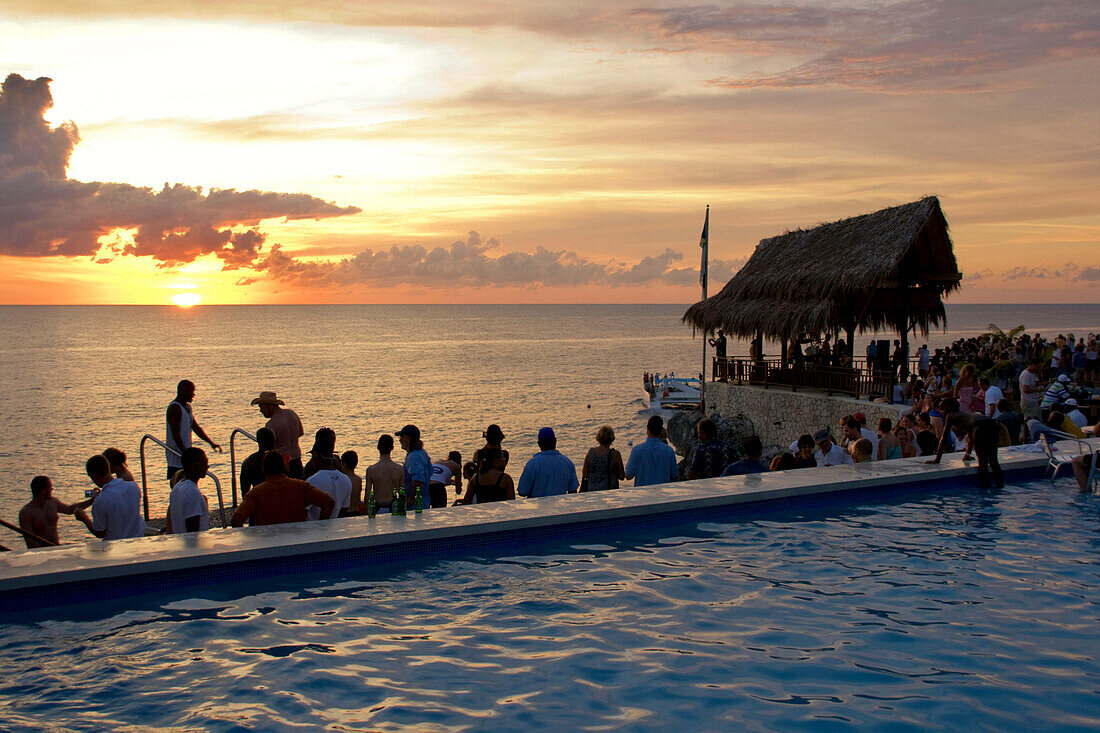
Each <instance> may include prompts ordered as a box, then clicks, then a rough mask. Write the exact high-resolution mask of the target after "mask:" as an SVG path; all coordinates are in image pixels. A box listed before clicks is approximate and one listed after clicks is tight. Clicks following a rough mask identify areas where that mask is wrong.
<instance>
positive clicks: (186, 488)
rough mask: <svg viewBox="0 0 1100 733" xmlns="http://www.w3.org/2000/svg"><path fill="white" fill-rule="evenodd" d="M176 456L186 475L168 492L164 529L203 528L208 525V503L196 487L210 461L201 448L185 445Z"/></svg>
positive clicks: (180, 532) (185, 529)
mask: <svg viewBox="0 0 1100 733" xmlns="http://www.w3.org/2000/svg"><path fill="white" fill-rule="evenodd" d="M180 458H181V460H182V461H183V472H184V474H185V475H186V478H184V479H183V480H182V481H180V482H179V483H177V484H176V485H175V486H173V487H172V493H171V494H169V496H168V533H169V534H182V533H183V532H205V531H206V530H208V529H210V505H209V503H208V502H207V501H206V497H205V496H203V493H202V492H201V491H199V479H201V478H202V477H203V476H205V475H206V470H207V469H208V468H209V467H210V462H209V460H208V459H207V457H206V453H205V452H204V451H203V450H202V448H188V449H186V450H185V451H184V452H183V455H182V456H181V457H180Z"/></svg>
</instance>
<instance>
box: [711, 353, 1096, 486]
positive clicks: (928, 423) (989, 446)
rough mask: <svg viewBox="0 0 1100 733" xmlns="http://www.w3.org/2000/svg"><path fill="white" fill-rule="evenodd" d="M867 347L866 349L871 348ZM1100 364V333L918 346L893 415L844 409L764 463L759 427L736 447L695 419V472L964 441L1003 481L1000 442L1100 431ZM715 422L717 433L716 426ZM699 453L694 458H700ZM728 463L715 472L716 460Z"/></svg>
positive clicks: (1084, 467)
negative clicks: (1098, 402) (1094, 419)
mask: <svg viewBox="0 0 1100 733" xmlns="http://www.w3.org/2000/svg"><path fill="white" fill-rule="evenodd" d="M874 343H875V342H874V341H872V342H871V345H870V346H869V347H868V359H869V360H870V359H872V358H873V357H874V355H875V354H874V352H873V351H872V350H871V348H872V346H873V345H874ZM899 348H900V342H898V341H895V352H894V353H893V354H892V356H891V358H892V360H893V362H894V363H895V365H896V367H897V368H898V369H899V374H903V372H902V371H901V370H903V369H904V370H905V371H908V365H907V363H906V361H905V354H904V353H903V352H899V351H898V349H899ZM1098 372H1100V355H1098V338H1097V335H1096V334H1092V333H1090V334H1089V335H1088V337H1087V338H1076V339H1075V338H1074V336H1073V334H1067V335H1062V334H1059V335H1058V336H1057V337H1056V338H1054V339H1045V338H1043V337H1042V336H1041V335H1040V334H1035V335H1034V336H1031V335H1028V334H1021V335H1019V336H1015V337H1014V336H1009V335H1007V334H987V335H985V336H983V337H973V338H968V339H959V340H958V341H955V342H954V343H952V344H950V345H949V346H947V347H945V348H939V349H936V350H935V351H934V352H931V351H929V349H928V346H927V345H922V346H921V347H920V349H918V351H917V358H916V370H915V372H914V373H912V374H908V375H906V376H907V377H908V378H907V381H906V382H905V384H904V386H902V387H899V393H898V395H897V400H896V401H898V402H904V403H906V404H908V405H909V406H910V409H909V411H908V412H906V413H905V414H903V415H902V416H901V417H900V419H898V420H897V422H896V423H895V422H894V421H893V420H891V419H890V418H885V417H884V418H881V419H879V420H878V422H877V424H875V425H874V426H873V428H874V429H872V426H870V425H868V420H867V417H866V416H865V415H864V414H863V413H861V412H856V413H854V414H853V415H845V416H844V417H843V418H842V419H841V420H840V422H839V424H838V425H837V426H836V429H835V430H834V429H833V428H832V426H826V427H823V428H822V429H819V430H817V431H816V432H814V433H812V434H811V433H806V434H804V435H802V436H800V437H799V438H798V439H797V440H796V441H795V442H793V443H791V445H790V449H789V451H783V452H780V453H778V454H776V455H775V456H774V457H773V458H772V459H771V461H770V464H769V465H768V466H765V465H764V464H763V463H762V462H761V461H760V456H761V453H762V444H761V441H760V439H759V438H757V437H756V436H749V437H748V438H746V439H745V440H744V441H742V445H741V450H740V453H738V451H736V450H735V449H734V447H733V446H730V445H728V444H724V443H723V442H722V441H720V440H718V439H717V428H716V426H713V425H706V424H705V423H706V421H703V422H701V423H700V424H699V431H700V432H699V439H700V440H701V441H703V444H704V445H705V446H706V450H705V452H704V453H705V455H703V456H702V457H699V454H697V459H696V461H693V465H692V468H691V469H690V470H689V476H692V477H699V478H702V477H706V476H716V475H733V474H742V473H753V472H762V471H767V470H789V469H793V468H808V467H812V466H829V465H840V464H847V463H859V462H862V461H876V460H889V459H893V458H910V457H914V456H928V457H930V458H931V460H932V461H933V462H938V461H939V460H940V458H941V457H942V455H943V454H944V453H945V452H946V453H950V452H954V451H958V450H963V451H965V453H964V458H967V459H969V458H971V457H975V458H977V459H978V472H979V479H980V481H981V482H982V484H983V485H988V484H989V481H990V477H992V480H993V481H994V482H995V483H997V484H998V485H1000V484H1001V483H1002V480H1003V479H1002V478H1001V471H1000V466H999V463H998V461H997V448H998V447H1006V446H1011V445H1019V444H1021V443H1027V442H1036V441H1038V440H1040V439H1041V438H1042V437H1043V436H1044V435H1047V436H1049V437H1050V438H1051V439H1052V440H1057V439H1059V438H1063V437H1075V438H1086V437H1093V436H1100V431H1098V428H1100V426H1098V425H1092V426H1090V425H1089V419H1088V417H1087V416H1086V415H1085V413H1084V412H1083V411H1082V410H1081V409H1080V408H1081V404H1082V403H1083V402H1084V401H1085V400H1090V399H1095V397H1094V395H1095V379H1096V377H1097V373H1098ZM712 432H713V435H712V434H711V433H712ZM696 463H698V466H696V465H695V464H696ZM721 465H725V466H726V468H725V469H723V470H722V472H721V473H718V472H717V471H718V467H719V466H721ZM1072 465H1073V469H1074V473H1075V476H1076V478H1077V480H1078V483H1079V484H1080V486H1081V488H1082V489H1085V488H1087V476H1088V471H1089V467H1090V458H1089V456H1087V455H1086V456H1083V457H1081V458H1078V459H1075V460H1074V461H1073V464H1072Z"/></svg>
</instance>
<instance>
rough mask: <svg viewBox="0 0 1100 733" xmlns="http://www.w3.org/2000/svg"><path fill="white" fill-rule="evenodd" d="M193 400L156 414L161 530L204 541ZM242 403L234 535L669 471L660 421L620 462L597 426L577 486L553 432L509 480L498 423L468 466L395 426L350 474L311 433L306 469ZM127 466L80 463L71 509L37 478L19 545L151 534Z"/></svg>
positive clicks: (283, 438) (272, 410) (279, 411)
mask: <svg viewBox="0 0 1100 733" xmlns="http://www.w3.org/2000/svg"><path fill="white" fill-rule="evenodd" d="M194 398H195V385H194V384H193V383H192V382H190V381H188V380H183V381H181V382H180V383H179V385H178V386H177V391H176V398H175V399H174V400H173V401H172V402H171V403H170V404H169V406H168V409H167V411H166V414H165V430H166V440H165V445H166V446H167V450H166V458H167V464H168V481H169V486H170V493H169V499H168V510H167V513H166V516H165V529H164V531H166V532H168V533H171V534H178V533H185V532H202V531H206V530H208V529H210V526H211V525H210V507H209V501H208V499H207V498H206V496H205V494H204V493H203V491H202V490H201V488H200V483H201V482H202V480H203V479H204V477H206V476H207V471H208V469H209V459H208V456H207V454H206V452H205V451H204V450H203V449H201V448H199V447H198V446H196V445H194V444H193V441H194V437H195V436H197V437H198V438H199V439H201V440H204V441H205V442H207V443H208V444H209V446H210V448H211V449H212V450H214V451H216V452H220V450H221V447H220V446H219V445H218V444H217V443H215V442H214V441H213V440H211V439H210V438H209V437H208V436H207V434H206V432H205V431H204V430H203V429H202V428H201V427H199V424H198V422H197V420H196V419H195V416H194V410H193V407H192V403H193V401H194ZM252 404H253V405H254V406H256V407H258V408H259V409H260V412H261V414H262V415H263V416H264V417H265V418H266V419H267V422H266V424H265V425H264V426H263V427H261V428H260V429H259V430H257V432H256V436H255V437H256V447H257V450H256V451H255V452H254V453H252V454H251V455H249V456H248V457H246V458H245V459H244V461H242V463H241V466H240V488H241V492H242V498H241V502H240V504H239V505H238V506H237V507H236V509H235V510H234V511H233V515H232V519H231V522H230V523H231V525H232V526H234V527H240V526H244V525H246V524H247V525H250V526H263V525H270V524H283V523H289V522H302V521H307V520H315V521H322V520H326V519H331V518H337V517H346V516H355V515H362V514H367V515H369V516H374V515H375V514H377V513H387V512H390V513H405V511H413V512H420V511H422V510H424V509H441V508H444V507H447V506H448V505H451V506H455V505H464V504H474V503H478V504H484V503H490V502H497V501H509V500H515V499H517V498H539V497H544V496H554V495H558V494H566V493H577V492H586V491H600V490H607V489H614V488H618V487H619V485H620V482H621V481H628V480H632V481H633V482H634V485H635V486H649V485H653V484H660V483H667V482H669V481H673V480H675V479H676V478H677V477H678V471H679V468H678V464H677V459H676V454H675V451H674V450H673V449H672V448H671V447H670V446H669V445H668V444H667V442H666V440H665V438H664V421H663V419H662V418H661V417H660V416H657V415H655V416H653V417H651V418H650V420H649V422H648V424H647V434H646V439H645V441H644V442H641V443H639V444H638V445H636V446H634V448H633V449H632V451H631V453H630V456H629V458H628V459H627V460H626V461H625V463H624V461H623V457H622V455H621V454H620V453H619V451H618V450H616V449H614V448H612V443H613V442H614V441H615V432H614V430H613V429H612V428H611V427H610V426H603V427H601V428H600V430H599V431H598V433H597V435H596V442H597V445H596V446H595V447H594V448H592V449H591V450H590V451H589V452H588V454H587V455H586V456H585V459H584V462H583V463H582V465H581V470H580V475H579V477H578V471H577V468H576V465H575V464H574V463H573V461H572V460H571V459H569V458H568V457H566V456H565V455H564V454H562V453H561V452H560V451H559V450H558V449H557V436H556V435H555V433H554V430H553V428H551V427H543V428H540V429H539V430H538V432H537V434H536V435H535V436H534V437H535V443H536V444H537V446H538V452H537V453H535V454H534V455H533V456H532V457H531V458H530V459H529V460H528V461H527V462H526V464H525V465H524V466H523V468H522V470H521V471H520V472H519V478H518V480H516V479H514V478H513V477H512V475H511V474H510V473H509V472H508V470H509V457H510V456H509V452H508V451H507V450H505V449H504V448H503V447H502V443H503V442H504V439H505V435H504V432H503V431H502V430H501V428H500V426H499V425H496V424H493V425H489V426H488V427H487V428H486V429H485V431H484V432H483V433H482V437H483V439H484V441H485V442H484V444H483V445H481V446H480V447H479V448H477V449H476V450H474V451H473V455H472V460H470V461H468V462H466V463H463V462H462V455H461V453H460V452H459V451H450V452H449V453H448V454H447V457H446V458H442V459H439V460H433V459H431V458H430V457H429V455H428V453H427V451H426V450H425V447H424V442H423V440H422V438H421V433H420V429H419V428H418V427H417V426H416V425H412V424H410V425H405V426H404V427H403V428H401V429H400V430H398V431H397V432H395V433H394V434H393V435H390V434H382V435H380V436H379V437H378V440H377V443H376V450H377V453H378V458H377V461H375V462H374V463H372V464H371V465H370V466H368V467H367V468H366V469H365V470H364V471H362V472H361V473H360V472H359V471H358V466H359V456H358V454H357V453H356V452H355V451H345V452H343V453H342V454H338V453H337V452H336V442H337V436H336V433H335V431H333V430H332V429H331V428H327V427H322V428H320V429H318V430H317V431H316V433H315V434H314V440H313V446H312V448H310V449H309V451H308V455H309V459H308V460H307V461H306V462H305V463H303V461H302V459H303V452H302V450H301V448H300V440H299V439H300V438H301V437H302V436H303V435H304V434H305V431H304V428H303V425H302V422H301V419H300V418H299V417H298V415H297V414H296V413H295V412H294V411H293V410H291V409H288V408H287V407H286V406H285V402H284V401H283V400H281V399H279V398H278V395H277V394H276V393H275V392H261V393H260V395H259V396H258V397H257V398H255V399H254V400H252ZM395 438H396V439H397V440H396V441H395ZM396 447H400V448H401V449H402V451H403V452H404V458H403V460H402V461H401V462H398V461H397V460H394V458H393V455H392V454H393V452H394V450H395V448H396ZM126 461H127V458H126V455H125V453H123V452H122V451H119V450H117V449H114V448H109V449H107V450H106V451H104V452H103V453H102V454H97V455H94V456H92V457H91V458H89V459H88V460H87V462H86V464H85V468H86V472H87V474H88V477H89V479H90V480H91V481H92V483H93V484H94V485H95V487H96V488H95V489H93V490H92V491H89V492H87V493H88V495H87V497H86V498H85V500H84V501H81V502H77V503H73V504H66V503H64V502H62V501H61V500H60V499H58V498H56V497H54V496H53V484H52V482H51V480H50V479H49V478H48V477H46V476H36V477H35V478H34V479H33V480H32V481H31V495H32V499H31V501H30V502H29V503H28V504H27V505H26V506H25V507H23V509H22V511H21V512H20V515H19V523H20V528H21V529H23V531H24V533H25V534H24V538H25V540H26V543H27V546H28V547H31V548H34V547H44V546H49V545H56V544H58V532H57V523H58V519H59V515H61V514H69V515H72V516H74V517H75V518H76V519H77V520H78V521H81V522H82V523H83V524H85V526H86V527H87V528H88V530H89V531H90V532H91V533H92V534H93V535H94V536H96V537H99V538H102V539H106V540H113V539H126V538H132V537H142V536H144V535H146V534H148V533H151V532H153V531H154V530H152V529H147V528H146V523H145V521H144V519H143V514H142V492H141V489H140V487H139V486H138V484H137V482H135V481H134V477H133V475H132V474H131V472H130V470H129V468H128V466H127V462H126ZM452 490H453V492H454V494H453V495H452V493H451V492H452ZM89 508H90V511H89Z"/></svg>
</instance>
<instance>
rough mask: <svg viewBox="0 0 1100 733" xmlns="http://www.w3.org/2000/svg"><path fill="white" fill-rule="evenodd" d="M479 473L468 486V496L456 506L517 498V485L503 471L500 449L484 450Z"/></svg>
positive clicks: (481, 451) (481, 455) (481, 453)
mask: <svg viewBox="0 0 1100 733" xmlns="http://www.w3.org/2000/svg"><path fill="white" fill-rule="evenodd" d="M479 453H480V456H479V457H480V458H481V465H480V466H478V472H477V473H476V474H475V475H474V477H473V478H471V479H470V481H469V482H468V483H467V484H466V494H465V496H463V497H462V498H461V499H459V500H458V501H456V502H455V503H456V504H473V503H475V500H476V503H478V504H487V503H489V502H493V501H509V500H513V499H515V498H516V485H515V483H514V482H513V481H512V477H511V476H509V475H508V474H506V473H504V471H501V470H500V468H498V466H499V465H500V459H501V455H500V448H492V447H490V448H482V449H481V450H480V451H479Z"/></svg>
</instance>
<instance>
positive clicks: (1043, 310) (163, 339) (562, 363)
mask: <svg viewBox="0 0 1100 733" xmlns="http://www.w3.org/2000/svg"><path fill="white" fill-rule="evenodd" d="M685 309H686V305H446V306H439V305H424V306H406V305H390V306H379V305H363V306H198V307H195V308H190V309H184V308H177V307H173V306H0V343H3V344H4V348H3V350H2V352H0V465H2V469H3V481H2V482H0V518H3V519H6V520H7V521H9V522H15V521H16V517H17V515H18V512H19V508H20V507H21V506H22V505H23V504H25V503H26V502H27V501H28V500H29V498H30V489H29V485H30V480H31V477H33V476H34V475H36V474H46V475H49V476H50V477H51V478H52V479H53V482H54V487H55V489H54V495H55V496H57V497H58V498H60V499H61V500H63V501H77V500H80V499H82V498H83V497H84V491H85V489H88V488H91V484H90V482H89V481H88V478H87V476H86V475H85V473H84V461H85V460H86V459H87V458H88V456H90V455H92V454H93V453H98V452H100V451H102V450H103V449H104V448H107V447H111V446H114V447H117V448H120V449H122V450H123V451H125V452H126V453H127V454H129V456H130V467H131V469H132V470H133V471H134V473H135V476H138V478H139V481H140V474H139V465H140V463H139V458H138V445H139V442H140V440H141V437H142V435H144V434H147V433H148V434H151V435H153V436H155V437H157V438H158V439H161V440H163V439H164V433H165V427H164V413H165V410H166V408H167V406H168V404H169V403H170V402H171V401H172V399H173V398H174V396H175V387H176V383H177V382H178V381H179V380H180V379H184V378H186V379H190V380H192V381H193V382H195V384H196V386H197V394H196V397H195V401H194V407H195V416H196V418H197V420H198V422H199V424H200V425H202V427H203V428H205V429H206V431H207V432H208V433H209V434H210V436H211V437H212V438H213V439H214V440H215V441H217V442H219V443H221V444H222V445H223V447H224V448H225V453H224V454H223V455H216V454H211V471H213V472H214V473H215V475H217V476H218V477H219V479H220V480H221V481H222V485H223V488H224V490H225V498H226V502H227V504H228V502H229V487H230V476H229V445H228V440H229V434H230V431H231V430H233V428H235V427H241V428H244V429H246V430H248V431H249V432H255V430H256V429H258V428H259V427H261V426H262V425H263V423H264V419H263V417H262V416H261V415H260V413H259V410H258V409H257V408H256V407H253V406H251V405H250V404H249V403H250V401H251V400H252V398H253V397H255V396H256V395H258V394H259V393H260V391H262V390H273V391H276V392H277V393H278V395H279V397H280V398H281V399H283V400H285V401H286V403H287V406H288V407H290V408H292V409H294V410H295V411H296V412H297V413H298V414H299V416H300V417H301V418H302V422H303V423H304V425H305V430H306V437H303V438H302V448H303V450H308V448H309V447H310V445H311V444H312V440H311V439H312V435H313V433H314V432H315V431H316V430H317V429H318V428H319V427H322V426H326V427H330V428H332V429H333V430H335V431H336V435H337V450H339V451H344V450H348V449H352V450H355V451H357V452H358V453H359V456H360V469H359V470H360V473H362V469H363V467H365V466H367V465H370V463H372V462H374V460H376V451H375V448H374V446H375V443H376V441H377V439H378V436H379V435H380V434H382V433H391V434H392V433H393V432H395V431H396V430H398V429H400V428H401V427H402V426H403V425H405V424H406V423H415V424H416V425H418V426H419V427H420V429H421V431H422V433H423V436H424V442H425V448H426V449H427V450H428V452H429V454H430V455H431V456H432V457H433V458H442V457H444V456H445V455H446V453H447V452H449V451H452V450H457V451H460V452H461V453H462V455H463V457H464V458H468V457H469V455H470V454H471V453H472V452H473V450H474V449H476V448H478V447H480V446H481V445H482V442H483V441H482V437H481V435H482V431H483V430H484V429H485V427H486V426H487V425H488V424H489V423H498V424H499V425H500V426H501V428H502V429H503V431H504V434H505V436H506V438H505V442H504V446H505V447H506V448H508V449H509V450H510V451H511V453H512V456H513V470H512V472H513V473H514V474H516V475H517V476H518V472H519V471H520V470H521V467H522V462H523V461H525V460H526V458H527V457H528V456H529V455H530V454H533V453H534V452H536V451H537V450H538V448H537V446H536V445H535V434H536V433H537V431H538V429H539V428H540V427H542V426H544V425H549V426H551V427H553V428H554V429H555V431H556V432H557V434H558V443H559V445H558V447H559V448H560V449H561V450H562V451H563V452H564V453H565V454H566V455H568V456H569V457H571V458H572V459H573V460H574V461H575V462H576V463H577V464H578V468H579V465H580V463H581V461H583V459H584V454H585V451H586V450H587V449H588V448H589V447H591V446H593V445H595V437H594V436H595V432H596V430H597V428H598V427H599V426H601V425H604V424H607V425H611V426H612V427H613V428H614V429H615V432H616V436H617V440H616V442H615V447H617V448H619V449H620V450H622V451H623V452H624V453H625V452H628V451H629V448H630V446H631V445H632V444H633V443H634V442H635V441H638V440H640V439H642V438H643V437H644V433H645V422H646V420H647V419H648V418H649V415H650V414H651V413H650V412H649V411H647V410H646V409H645V404H644V401H643V399H642V373H643V372H644V371H650V372H669V371H672V372H675V373H676V374H679V375H682V376H688V375H692V374H697V373H698V372H699V370H700V366H701V361H702V352H701V341H700V339H699V338H698V337H695V336H693V334H692V330H691V327H690V326H687V325H685V324H683V323H682V322H681V321H680V317H681V316H682V315H683V313H684V310H685ZM947 313H948V330H947V331H937V332H933V333H930V334H929V335H928V339H927V343H928V344H929V346H930V347H936V346H942V345H945V344H947V343H949V342H951V341H953V340H955V339H957V338H959V337H963V336H971V335H975V334H978V333H981V332H983V331H985V330H987V328H988V324H990V323H996V324H997V325H998V326H1000V327H1001V328H1003V329H1005V330H1008V329H1010V328H1012V327H1013V326H1016V325H1018V324H1024V325H1026V326H1027V329H1028V331H1029V332H1032V333H1034V332H1037V331H1038V332H1041V333H1043V334H1049V335H1054V334H1056V333H1059V332H1061V333H1069V332H1072V333H1074V334H1076V335H1079V336H1080V335H1084V334H1086V333H1088V332H1090V331H1093V332H1095V331H1097V330H1100V305H1096V304H1088V305H1081V304H1073V305H948V308H947ZM887 336H888V335H884V336H883V337H884V338H885V337H887ZM869 337H870V336H869V335H866V334H865V335H863V336H859V337H857V342H856V351H857V353H860V352H861V351H862V348H863V346H864V345H865V343H866V341H867V339H868V338H869ZM890 337H892V336H890ZM919 343H921V340H918V341H917V344H918V345H919ZM766 350H767V351H768V352H769V353H775V351H776V348H775V347H774V346H773V347H771V348H768V349H766ZM729 351H730V354H731V355H738V354H747V352H748V344H747V343H740V342H731V343H730V348H729ZM708 372H709V366H708ZM795 437H796V436H795ZM147 446H148V448H149V450H148V462H147V466H148V471H149V477H150V505H151V509H152V511H153V512H154V513H155V514H157V515H163V512H164V509H165V507H166V505H167V497H168V486H167V482H166V481H164V470H165V460H164V452H163V450H161V449H160V448H158V447H157V446H155V445H154V444H151V443H150V444H147ZM251 450H252V448H251V445H250V444H249V441H247V440H238V456H239V457H243V455H247V454H248V453H249V452H251ZM208 453H209V451H208ZM394 457H395V458H396V459H397V460H400V459H401V457H402V453H401V451H400V450H397V451H396V452H395V456H394ZM204 487H205V489H206V493H207V495H208V497H209V498H210V500H211V507H212V508H213V507H214V506H215V503H216V502H215V497H214V491H213V486H212V484H204ZM0 531H2V532H3V534H2V535H0V536H2V537H3V539H0V544H4V545H6V546H8V547H20V546H21V541H20V540H19V538H18V537H17V536H16V535H15V534H14V533H11V532H7V531H6V530H0ZM60 532H61V538H62V540H63V541H76V540H80V539H82V538H86V537H88V536H90V535H88V533H87V531H86V530H85V528H84V527H83V525H81V524H79V523H78V522H75V521H73V520H72V519H71V518H68V517H62V521H61V526H60Z"/></svg>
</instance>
